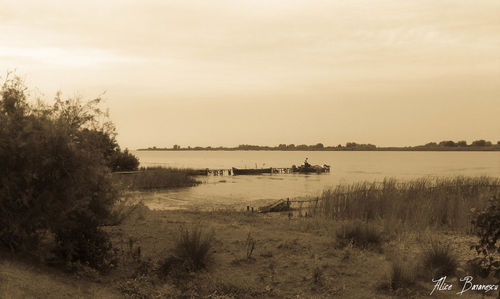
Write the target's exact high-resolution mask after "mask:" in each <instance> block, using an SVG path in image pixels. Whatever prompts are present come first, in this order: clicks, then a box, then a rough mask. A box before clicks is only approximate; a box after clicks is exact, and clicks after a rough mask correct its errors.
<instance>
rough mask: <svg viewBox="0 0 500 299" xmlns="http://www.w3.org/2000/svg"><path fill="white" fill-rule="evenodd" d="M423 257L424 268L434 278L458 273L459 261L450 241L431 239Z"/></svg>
mask: <svg viewBox="0 0 500 299" xmlns="http://www.w3.org/2000/svg"><path fill="white" fill-rule="evenodd" d="M421 258H422V265H423V267H424V270H426V271H428V272H429V273H430V274H431V276H432V277H431V278H432V279H439V278H441V277H443V276H453V275H455V274H456V271H457V267H458V261H457V258H456V255H455V254H454V253H453V249H452V248H451V246H450V244H449V243H445V242H441V241H438V240H434V239H431V240H430V242H429V244H428V245H427V247H426V248H424V251H423V253H422V256H421Z"/></svg>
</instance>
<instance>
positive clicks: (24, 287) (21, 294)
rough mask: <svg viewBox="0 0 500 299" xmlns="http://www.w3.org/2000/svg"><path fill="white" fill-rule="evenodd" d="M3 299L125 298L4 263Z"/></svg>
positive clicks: (1, 278) (47, 271) (1, 269)
mask: <svg viewBox="0 0 500 299" xmlns="http://www.w3.org/2000/svg"><path fill="white" fill-rule="evenodd" d="M0 298H9V299H11V298H12V299H17V298H122V296H121V295H120V294H119V292H117V291H116V290H113V289H111V288H108V287H106V286H103V285H101V284H98V283H93V282H89V281H85V280H83V281H82V280H79V279H77V278H76V277H72V276H67V275H63V274H62V273H58V272H56V271H52V270H50V269H47V268H37V267H35V266H29V265H27V264H25V263H22V262H17V261H5V260H4V261H0Z"/></svg>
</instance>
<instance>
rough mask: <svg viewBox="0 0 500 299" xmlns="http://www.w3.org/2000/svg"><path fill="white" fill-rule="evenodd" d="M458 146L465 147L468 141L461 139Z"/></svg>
mask: <svg viewBox="0 0 500 299" xmlns="http://www.w3.org/2000/svg"><path fill="white" fill-rule="evenodd" d="M457 146H463V147H465V146H467V141H465V140H461V141H459V142H457Z"/></svg>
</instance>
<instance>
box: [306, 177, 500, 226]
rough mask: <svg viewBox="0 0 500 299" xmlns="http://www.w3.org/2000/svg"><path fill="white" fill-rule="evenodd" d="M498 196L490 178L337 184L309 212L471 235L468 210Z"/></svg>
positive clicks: (497, 183) (495, 181) (499, 189)
mask: <svg viewBox="0 0 500 299" xmlns="http://www.w3.org/2000/svg"><path fill="white" fill-rule="evenodd" d="M494 196H497V197H499V196H500V180H499V179H497V178H490V177H454V178H436V179H434V178H421V179H415V180H410V181H406V182H405V181H396V180H394V179H385V180H384V181H383V182H382V183H377V182H374V183H366V182H365V183H356V184H351V185H339V186H337V187H334V188H331V189H328V190H326V191H324V192H323V194H322V195H321V197H320V198H319V200H318V202H317V204H316V205H315V206H314V207H312V208H313V211H312V213H313V214H315V215H318V216H321V217H325V218H327V219H333V220H355V219H357V220H361V221H365V222H366V221H370V220H382V221H384V222H387V223H397V224H398V225H399V226H402V227H406V228H408V229H410V230H412V229H425V228H440V229H447V230H453V231H457V232H464V233H469V232H471V230H472V229H473V227H472V215H471V210H473V209H477V210H481V209H484V208H485V207H486V206H487V205H488V199H490V198H492V197H494Z"/></svg>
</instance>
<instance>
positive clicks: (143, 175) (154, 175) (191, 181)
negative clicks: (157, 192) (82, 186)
mask: <svg viewBox="0 0 500 299" xmlns="http://www.w3.org/2000/svg"><path fill="white" fill-rule="evenodd" d="M196 174H198V171H197V170H194V169H184V168H163V167H151V168H141V169H140V170H139V171H137V172H132V173H125V174H123V173H116V174H113V176H114V178H115V181H116V182H117V183H118V184H119V185H121V187H122V188H124V189H129V190H148V189H168V188H180V187H192V186H195V185H197V184H199V183H200V182H199V181H197V180H196V179H195V178H194V176H195V175H196Z"/></svg>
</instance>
